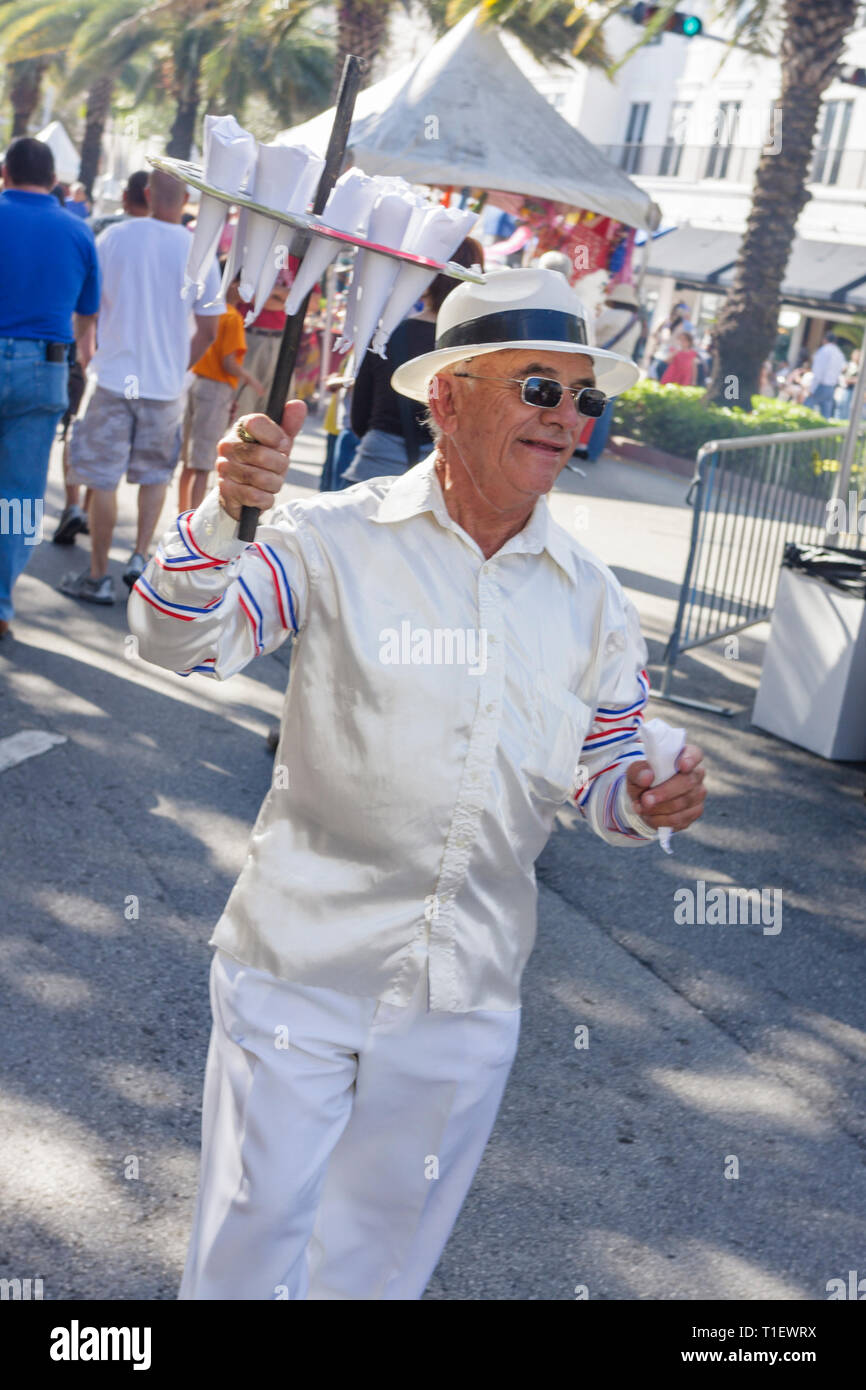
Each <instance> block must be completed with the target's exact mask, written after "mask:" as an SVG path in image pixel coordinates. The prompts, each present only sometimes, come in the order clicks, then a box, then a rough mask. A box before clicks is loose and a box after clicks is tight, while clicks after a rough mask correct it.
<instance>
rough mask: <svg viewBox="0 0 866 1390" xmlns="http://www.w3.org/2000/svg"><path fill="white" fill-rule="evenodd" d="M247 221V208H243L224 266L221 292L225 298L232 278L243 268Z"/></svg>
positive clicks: (239, 214)
mask: <svg viewBox="0 0 866 1390" xmlns="http://www.w3.org/2000/svg"><path fill="white" fill-rule="evenodd" d="M246 221H247V210H246V208H241V209H240V212H239V213H238V220H237V225H236V226H235V234H234V236H233V237H232V244H231V246H230V247H229V253H228V255H227V256H226V263H225V266H224V267H223V278H222V284H221V285H220V294H221V296H222V298H223V299H225V297H226V293H227V291H228V287H229V285H230V284H231V282H232V280H234V278H235V276H236V275H237V273H238V271H239V270H240V268H241V262H242V261H243V254H244V238H245V237H246Z"/></svg>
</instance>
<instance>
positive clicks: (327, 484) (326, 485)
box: [319, 430, 361, 492]
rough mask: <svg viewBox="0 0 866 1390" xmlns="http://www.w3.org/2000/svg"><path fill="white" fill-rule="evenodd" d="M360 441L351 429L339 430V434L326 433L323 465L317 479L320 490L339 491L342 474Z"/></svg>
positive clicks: (341, 483)
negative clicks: (326, 441)
mask: <svg viewBox="0 0 866 1390" xmlns="http://www.w3.org/2000/svg"><path fill="white" fill-rule="evenodd" d="M360 442H361V441H360V440H359V438H358V436H357V435H356V434H353V433H352V431H351V430H340V433H339V434H329V435H328V448H327V452H326V453H325V466H324V468H323V469H322V476H321V478H320V479H319V491H320V492H339V490H340V489H341V488H342V487H343V474H344V473H345V471H346V469H347V468H348V467H349V464H350V463H351V462H352V459H353V458H354V457H355V450H356V449H357V447H358V445H359V444H360Z"/></svg>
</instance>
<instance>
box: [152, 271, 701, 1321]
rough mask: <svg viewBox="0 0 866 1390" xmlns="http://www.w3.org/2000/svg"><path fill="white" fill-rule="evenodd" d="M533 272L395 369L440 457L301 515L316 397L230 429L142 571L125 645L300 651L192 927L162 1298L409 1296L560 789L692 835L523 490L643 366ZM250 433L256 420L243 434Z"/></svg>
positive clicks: (479, 1120) (191, 650)
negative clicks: (225, 860) (206, 924)
mask: <svg viewBox="0 0 866 1390" xmlns="http://www.w3.org/2000/svg"><path fill="white" fill-rule="evenodd" d="M588 336H589V335H588V333H587V329H586V323H585V319H584V312H583V309H582V306H581V304H580V301H579V300H578V299H577V296H576V295H575V294H574V293H573V291H572V290H571V289H570V288H569V287H568V285H567V284H566V282H565V281H564V280H563V278H562V277H561V276H560V275H558V274H556V273H554V272H551V271H546V270H537V269H529V270H515V271H503V272H501V273H499V274H497V275H491V276H489V277H488V278H487V280H486V281H485V283H484V284H483V285H470V284H465V285H462V286H461V287H460V288H459V289H458V290H456V291H455V292H454V293H453V294H452V295H450V296H449V298H448V299H447V300H446V301H445V304H444V305H443V307H442V309H441V311H440V313H439V317H438V320H437V339H436V347H435V350H434V351H433V352H431V353H427V354H425V355H424V356H423V357H421V358H416V359H414V360H413V361H410V362H407V363H405V364H404V365H403V366H401V367H400V368H399V369H398V370H397V371H396V372H395V374H394V378H393V383H394V386H395V388H396V389H397V390H400V391H402V392H404V394H406V395H408V396H409V397H411V398H412V399H415V400H425V399H426V400H428V401H429V406H430V414H431V421H432V428H433V432H434V435H435V438H436V449H435V453H434V454H432V455H431V456H430V457H429V458H428V459H427V460H424V461H423V462H421V463H419V464H417V465H416V466H415V467H414V468H412V469H410V470H409V471H408V472H407V473H405V474H403V475H402V476H400V477H396V478H394V477H389V478H379V479H374V480H372V481H369V482H365V483H360V484H358V485H357V486H355V487H353V488H351V489H349V490H347V491H344V492H340V493H335V494H331V493H326V494H321V495H319V496H318V497H316V498H315V499H314V500H312V501H309V502H307V501H304V502H289V503H287V504H286V505H284V506H283V507H281V508H279V509H278V510H277V511H275V512H274V513H273V514H272V518H271V521H270V523H269V524H268V525H263V526H261V527H260V529H259V532H258V538H257V540H256V542H255V543H254V544H253V545H250V546H245V545H244V544H242V543H241V542H239V541H238V540H237V539H236V538H235V534H236V522H237V520H238V518H239V516H240V511H241V507H242V506H244V505H250V506H254V507H258V508H264V507H267V506H269V505H270V504H271V503H272V502H273V498H274V495H275V494H276V493H278V492H279V490H280V488H281V486H282V482H283V478H284V475H285V472H286V467H287V464H288V459H289V454H290V450H291V445H292V440H293V438H294V437H295V436H296V435H297V433H298V431H299V430H300V428H301V425H302V423H303V418H304V409H303V406H302V404H301V403H300V402H295V401H293V402H290V403H289V404H288V405H287V406H286V409H285V412H284V415H283V420H282V428H280V427H279V426H277V425H276V424H274V423H273V422H271V421H269V420H268V419H267V418H265V417H263V416H258V415H254V416H248V417H246V419H245V420H244V421H242V422H241V425H242V426H243V427H244V428H245V429H246V430H247V431H248V433H249V434H250V435H251V436H252V437H253V438H254V439H255V440H257V441H258V442H257V443H250V442H248V441H247V442H241V441H240V440H239V439H238V435H237V433H235V434H233V435H231V436H229V437H228V438H226V439H224V440H223V441H222V442H221V453H220V458H219V460H218V462H217V471H218V475H219V484H218V487H217V488H215V489H214V490H213V491H212V492H211V493H210V494H209V496H208V497H207V498H206V499H205V501H204V502H203V503H202V505H201V507H199V508H198V510H197V511H195V512H193V513H188V514H186V515H184V516H182V517H181V518H179V519H178V523H177V526H176V528H175V529H174V530H173V531H172V532H169V533H168V534H167V535H166V536H165V537H164V539H163V542H162V545H161V547H160V550H159V552H158V554H157V557H156V559H155V561H153V562H152V563H151V564H150V565H149V566H148V569H147V571H146V572H145V574H144V575H143V576H142V577H141V579H140V580H139V581H138V583H137V584H136V586H135V589H134V590H133V593H132V596H131V599H130V607H129V617H130V625H131V627H132V629H133V631H134V632H135V633H136V634H137V635H138V638H139V642H140V651H141V653H142V655H143V656H144V657H145V658H146V659H147V660H150V661H154V662H156V663H158V664H159V665H162V666H167V667H169V668H172V669H174V670H178V671H180V672H182V673H183V674H187V673H189V672H190V671H203V672H210V673H211V674H213V675H215V676H217V677H219V678H223V679H224V678H226V677H228V676H230V675H232V674H233V673H234V672H236V671H239V670H241V669H242V668H243V667H244V666H246V664H247V663H248V662H249V661H250V660H251V659H252V658H253V657H254V656H255V655H257V654H259V653H261V652H268V651H273V650H274V648H276V647H277V646H279V644H280V643H281V642H282V641H283V640H284V638H285V637H286V636H288V635H289V634H291V635H292V636H293V639H294V642H295V648H296V649H295V651H294V652H293V659H292V669H291V678H290V681H289V687H288V691H287V696H286V704H285V709H284V714H283V721H282V737H281V742H280V745H279V748H278V750H277V757H276V767H275V772H274V777H273V782H272V785H271V787H270V790H269V791H268V794H267V796H266V797H265V801H264V803H263V805H262V809H261V811H260V813H259V817H258V820H257V823H256V826H255V828H254V830H253V834H252V839H251V842H250V847H249V853H248V855H247V859H246V862H245V865H244V867H243V870H242V872H241V875H240V877H239V879H238V882H237V884H236V886H235V889H234V891H233V892H232V894H231V897H230V899H229V902H228V904H227V906H226V909H225V912H224V914H223V916H222V918H221V919H220V922H219V923H218V925H217V927H216V930H215V932H214V935H213V937H212V939H211V944H212V945H213V946H214V947H215V948H216V950H215V953H214V958H213V962H212V967H211V970H212V973H211V1001H212V1007H213V1016H214V1026H213V1032H212V1035H211V1046H210V1052H209V1055H208V1063H207V1071H206V1077H205V1091H204V1106H203V1119H202V1129H203V1137H202V1174H201V1183H200V1188H199V1195H198V1204H197V1208H196V1215H195V1221H194V1230H193V1235H192V1240H191V1244H190V1250H189V1256H188V1260H187V1266H186V1272H185V1275H184V1280H183V1284H182V1287H181V1297H182V1298H191V1299H222V1298H228V1299H272V1298H291V1299H304V1298H309V1299H417V1298H420V1296H421V1294H422V1293H423V1291H424V1288H425V1286H426V1284H427V1281H428V1279H429V1277H430V1274H431V1273H432V1271H433V1269H434V1268H435V1266H436V1263H437V1261H438V1259H439V1255H440V1253H441V1251H442V1248H443V1246H444V1244H445V1241H446V1240H447V1238H448V1235H449V1233H450V1231H451V1228H452V1226H453V1224H454V1222H455V1220H456V1218H457V1214H458V1212H459V1210H460V1207H461V1204H462V1202H463V1200H464V1197H465V1195H466V1192H467V1191H468V1189H469V1186H470V1183H471V1181H472V1178H473V1175H474V1173H475V1170H476V1168H477V1165H478V1163H479V1161H480V1159H481V1155H482V1153H483V1151H484V1147H485V1144H486V1142H487V1139H488V1136H489V1134H490V1131H491V1129H492V1126H493V1122H494V1119H495V1117H496V1112H497V1109H498V1106H499V1103H500V1100H501V1097H502V1093H503V1090H504V1088H505V1083H506V1080H507V1077H508V1073H509V1070H510V1068H511V1064H512V1061H513V1059H514V1054H515V1051H516V1047H517V1039H518V1031H519V1026H520V978H521V974H522V971H523V968H524V965H525V964H526V960H527V957H528V956H529V953H530V950H531V948H532V944H533V938H534V935H535V913H536V887H535V877H534V870H533V865H534V862H535V859H536V858H537V856H538V854H539V853H540V851H541V849H542V848H543V846H544V844H545V841H546V840H547V838H548V835H549V833H550V830H551V828H552V824H553V819H554V816H555V814H556V812H557V810H558V808H559V807H561V806H563V805H564V804H566V803H568V802H569V801H576V802H577V804H578V805H579V806H580V809H581V811H582V812H583V815H584V816H585V818H586V819H587V821H588V822H589V825H590V826H591V828H592V829H593V830H594V831H595V832H596V833H597V834H598V835H600V836H601V837H602V838H603V839H604V840H606V841H607V842H608V843H610V844H611V845H624V846H630V847H635V846H640V845H644V844H647V843H650V842H652V841H653V840H655V839H657V837H658V829H659V827H661V826H671V827H673V828H674V829H677V830H681V829H684V828H685V827H686V826H688V825H689V824H690V823H691V822H692V821H693V820H695V819H696V818H697V817H698V816H699V815H700V814H701V810H702V806H703V799H704V789H703V786H702V782H703V770H702V768H701V766H700V762H701V753H700V750H699V749H697V748H694V747H686V749H685V750H684V751H683V753H682V754H681V755H680V758H679V762H678V769H679V770H678V771H677V772H676V773H675V775H674V776H672V777H671V778H670V779H669V780H668V781H666V782H664V783H661V784H659V785H657V786H655V787H654V788H653V790H652V792H649V791H648V787H649V786H650V784H651V783H652V781H653V774H652V771H651V769H650V767H649V765H648V763H647V762H646V760H645V757H644V753H643V749H642V746H641V741H640V720H641V717H642V711H643V707H644V704H645V702H646V697H647V681H646V677H645V674H644V672H643V667H644V664H645V660H646V648H645V646H644V643H643V640H642V638H641V635H640V631H639V628H638V623H637V618H636V614H635V611H634V609H633V608H632V606H631V604H630V603H629V601H628V600H627V599H626V597H625V595H624V594H623V591H622V589H621V588H620V586H619V584H618V583H617V581H616V580H615V579H614V577H613V576H612V575H611V574H610V572H609V571H608V570H607V569H606V568H605V567H604V565H602V564H601V563H600V562H599V561H598V560H596V559H595V558H594V557H593V556H591V555H590V554H589V553H588V552H587V551H586V550H584V549H583V547H582V546H581V545H579V544H578V542H577V541H576V540H575V539H574V538H573V537H572V536H571V535H570V534H569V533H568V532H567V531H565V530H563V529H562V528H560V527H559V526H558V525H557V524H556V523H555V522H554V521H553V520H552V518H551V516H550V513H549V511H548V508H547V505H546V503H545V501H544V494H546V493H547V492H549V491H550V489H551V488H552V486H553V484H554V482H555V481H556V478H557V475H558V474H559V472H560V471H561V469H562V468H563V467H564V465H565V463H566V461H567V460H568V458H569V457H570V455H571V452H572V449H573V446H574V441H575V438H576V436H577V434H578V432H579V430H580V428H581V426H582V424H583V422H584V418H585V415H586V414H597V413H598V412H599V411H600V410H601V409H602V408H603V405H604V399H605V395H604V393H605V392H606V391H608V390H611V391H618V390H622V389H624V388H625V387H626V386H627V385H629V384H630V383H631V382H632V381H633V380H634V378H635V376H636V375H637V368H635V367H634V366H633V365H632V364H631V363H629V362H627V361H626V360H625V359H623V358H622V357H621V356H619V355H617V354H616V353H613V352H605V351H604V350H602V349H599V348H595V347H592V346H590V345H589V344H588V342H587V339H588ZM241 434H243V430H242V431H241Z"/></svg>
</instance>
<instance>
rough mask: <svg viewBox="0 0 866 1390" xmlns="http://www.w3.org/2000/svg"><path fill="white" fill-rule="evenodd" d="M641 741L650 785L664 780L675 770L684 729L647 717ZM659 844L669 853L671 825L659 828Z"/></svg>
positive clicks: (642, 726) (642, 727)
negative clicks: (650, 776) (651, 772)
mask: <svg viewBox="0 0 866 1390" xmlns="http://www.w3.org/2000/svg"><path fill="white" fill-rule="evenodd" d="M640 738H641V743H642V744H643V747H644V752H645V753H646V759H647V762H648V763H649V765H650V767H651V768H652V770H653V780H652V784H651V785H652V786H654V787H655V786H657V785H658V783H659V782H666V781H667V780H668V778H669V777H673V775H674V773H675V772H676V770H677V758H678V757H679V755H680V753H681V752H682V751H683V748H684V746H685V742H686V731H685V729H673V728H671V726H670V724H666V723H665V721H664V720H663V719H648V720H647V721H646V722H645V723H644V724H642V725H641V729H640ZM659 844H660V845H661V847H662V849H663V850H664V852H665V854H670V853H671V827H670V826H669V825H663V826H662V827H661V829H660V830H659Z"/></svg>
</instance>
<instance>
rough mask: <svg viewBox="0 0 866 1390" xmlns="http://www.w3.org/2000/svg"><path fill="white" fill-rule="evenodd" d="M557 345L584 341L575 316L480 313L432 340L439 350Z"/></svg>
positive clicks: (544, 311)
mask: <svg viewBox="0 0 866 1390" xmlns="http://www.w3.org/2000/svg"><path fill="white" fill-rule="evenodd" d="M533 340H536V341H538V342H544V341H550V342H557V343H580V344H586V343H587V342H588V338H587V334H586V325H585V323H584V322H583V319H581V318H578V316H577V314H566V313H563V312H562V311H561V310H560V309H503V310H501V311H500V312H499V313H498V314H482V315H481V317H480V318H477V319H470V320H469V321H468V323H458V324H456V325H455V327H454V328H449V329H447V330H446V331H445V332H444V333H442V334H441V335H440V336H439V337H438V338H437V339H436V348H437V351H438V350H439V349H440V348H452V347H464V346H466V347H468V346H471V345H472V344H474V343H510V342H520V341H524V342H526V343H530V342H532V341H533Z"/></svg>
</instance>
